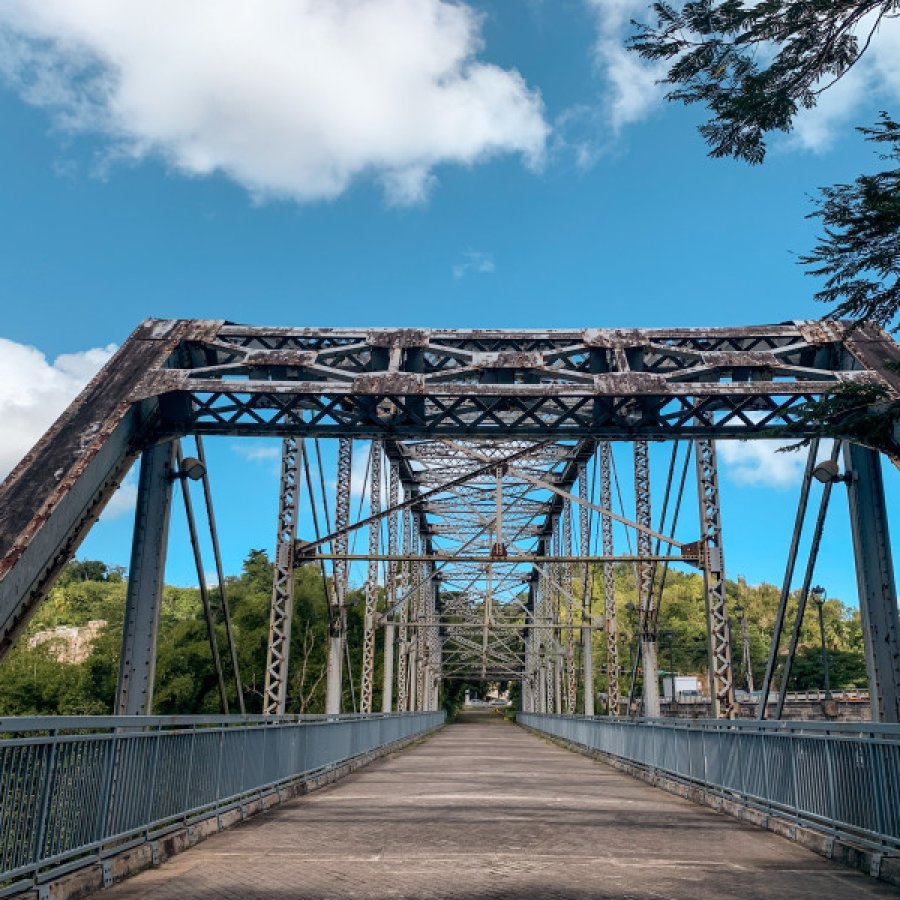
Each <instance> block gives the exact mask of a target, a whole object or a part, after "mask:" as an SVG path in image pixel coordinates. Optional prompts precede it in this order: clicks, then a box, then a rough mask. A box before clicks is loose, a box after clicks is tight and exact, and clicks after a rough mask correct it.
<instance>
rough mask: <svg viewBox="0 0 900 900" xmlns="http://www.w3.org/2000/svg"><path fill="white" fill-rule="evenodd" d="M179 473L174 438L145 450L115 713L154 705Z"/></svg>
mask: <svg viewBox="0 0 900 900" xmlns="http://www.w3.org/2000/svg"><path fill="white" fill-rule="evenodd" d="M174 473H175V443H174V442H173V441H169V442H167V443H164V444H157V445H156V446H154V447H150V448H148V449H147V450H145V451H144V453H143V455H142V456H141V470H140V476H139V478H138V496H137V508H136V510H135V515H134V537H133V539H132V545H131V565H130V566H129V569H128V589H127V593H126V596H125V623H124V626H123V630H122V651H121V655H120V657H119V682H118V686H117V688H116V703H115V713H116V715H120V716H135V715H142V714H143V715H149V714H150V712H151V711H152V709H153V679H154V675H155V673H156V646H157V637H158V634H159V611H160V605H161V603H162V589H163V580H164V578H165V569H166V549H167V546H168V542H169V518H170V513H171V508H172V481H173V477H174Z"/></svg>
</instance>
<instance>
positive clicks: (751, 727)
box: [518, 713, 900, 855]
mask: <svg viewBox="0 0 900 900" xmlns="http://www.w3.org/2000/svg"><path fill="white" fill-rule="evenodd" d="M518 721H519V723H520V724H522V725H524V726H526V727H527V728H533V729H535V730H536V731H541V732H544V733H546V734H550V735H553V736H554V737H558V738H562V739H563V740H565V741H569V742H571V743H573V744H577V745H580V746H582V747H586V748H588V749H591V750H597V751H600V752H601V753H604V754H608V755H610V756H614V757H618V758H619V759H622V760H625V761H627V762H630V763H634V764H637V765H639V766H641V767H643V768H645V769H649V770H654V771H656V772H661V773H665V774H666V775H668V776H671V777H672V778H674V779H677V780H679V781H682V782H685V783H689V784H694V785H699V786H701V787H703V788H705V789H706V790H708V791H710V792H712V793H715V794H718V795H720V796H723V797H726V798H728V799H731V800H736V801H738V802H740V803H743V804H745V805H747V806H752V807H754V808H756V809H760V810H763V811H765V812H769V813H776V814H778V815H781V816H784V817H787V818H790V819H792V820H793V821H795V822H798V823H799V824H803V825H805V826H807V827H809V828H813V829H816V830H818V831H822V832H824V833H826V834H829V835H833V836H835V837H841V838H848V839H850V840H851V841H854V842H856V843H859V844H861V845H863V846H865V847H867V848H869V849H875V850H877V851H880V852H882V853H885V854H890V855H900V725H873V724H871V723H865V722H861V723H849V722H841V723H831V722H786V721H782V722H767V721H765V722H759V721H731V722H728V721H721V720H694V721H684V720H678V719H630V720H629V719H600V718H594V719H586V718H584V717H581V716H548V715H538V714H536V713H519V715H518Z"/></svg>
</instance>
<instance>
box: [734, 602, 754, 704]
mask: <svg viewBox="0 0 900 900" xmlns="http://www.w3.org/2000/svg"><path fill="white" fill-rule="evenodd" d="M734 611H735V613H737V615H739V616H740V617H741V641H742V643H743V650H742V657H741V658H742V661H743V668H744V679H745V680H746V682H747V693H748V694H752V693H753V664H752V662H751V660H750V631H749V629H748V628H747V610H746V609H745V608H744V607H743V606H742V605H741V604H740V603H739V604H738V605H737V606H735V608H734Z"/></svg>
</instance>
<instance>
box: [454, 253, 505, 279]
mask: <svg viewBox="0 0 900 900" xmlns="http://www.w3.org/2000/svg"><path fill="white" fill-rule="evenodd" d="M496 270H497V266H496V265H495V264H494V255H493V253H485V252H484V251H483V250H466V252H465V253H463V256H462V260H461V261H460V262H458V263H456V264H455V265H454V266H453V277H454V278H465V276H466V275H472V274H475V275H492V274H493V273H494V272H495V271H496Z"/></svg>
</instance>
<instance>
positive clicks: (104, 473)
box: [0, 320, 221, 657]
mask: <svg viewBox="0 0 900 900" xmlns="http://www.w3.org/2000/svg"><path fill="white" fill-rule="evenodd" d="M220 326H221V323H219V322H194V321H190V320H170V321H161V320H148V321H146V322H144V323H142V324H141V325H140V326H139V327H138V328H137V329H136V330H135V331H134V333H133V334H132V335H131V336H130V337H129V338H128V340H127V341H126V342H125V344H124V345H123V346H122V347H121V349H120V350H119V351H118V352H117V353H116V354H115V356H113V358H112V359H111V360H110V361H109V362H108V363H107V364H106V366H104V368H103V369H102V370H101V371H100V372H99V373H98V375H97V376H96V377H95V378H94V379H93V380H92V381H91V382H90V383H89V384H88V385H87V387H86V388H85V389H84V390H83V391H82V392H81V393H80V394H79V396H78V397H77V398H76V399H75V401H74V402H73V403H72V404H71V406H69V408H68V409H67V410H66V411H65V412H64V413H63V414H62V415H61V416H60V417H59V419H57V421H56V422H55V423H54V424H53V425H52V426H51V427H50V429H49V430H48V431H47V433H46V434H45V435H44V436H43V437H42V438H41V439H40V440H39V441H38V442H37V444H36V445H35V446H34V447H33V448H32V450H31V451H29V453H28V454H27V455H26V456H25V458H24V459H23V460H22V461H21V462H20V463H19V465H18V466H16V468H15V469H13V471H12V472H11V473H10V475H9V476H8V477H7V478H6V480H5V481H4V482H3V484H2V485H0V657H2V655H3V654H4V653H5V652H6V651H7V650H8V649H9V647H10V645H11V643H12V641H13V639H14V638H15V636H16V634H17V633H18V632H19V631H20V630H21V629H22V628H23V627H24V625H25V624H26V623H27V621H28V620H29V619H30V617H31V615H32V614H33V613H34V611H35V610H36V609H37V607H38V605H39V604H40V602H41V601H42V600H43V599H44V597H45V596H46V594H47V591H48V590H49V589H50V587H51V586H52V584H53V581H54V580H55V579H56V577H57V575H58V574H59V572H60V571H61V570H62V567H63V566H64V565H65V564H66V562H67V561H68V560H69V559H70V558H71V557H72V555H73V553H74V552H75V550H76V549H77V547H78V545H79V544H80V543H81V541H82V540H83V539H84V536H85V535H86V534H87V532H88V530H89V529H90V527H91V525H93V523H94V522H95V521H96V520H97V518H98V517H99V515H100V513H101V512H102V511H103V508H104V506H105V505H106V503H107V502H108V501H109V499H110V497H111V496H112V495H113V493H114V492H115V490H116V488H117V487H118V486H119V484H120V483H121V481H122V479H123V478H124V477H125V475H126V474H127V472H128V469H129V468H130V466H131V464H132V462H133V461H134V460H135V458H136V457H137V455H138V454H139V453H140V452H141V450H142V449H143V448H144V447H145V446H146V445H147V444H148V443H149V442H150V441H151V440H152V439H153V432H154V429H155V428H156V426H157V424H158V403H157V401H156V400H152V399H151V400H146V401H140V402H135V401H133V400H132V399H131V394H132V392H133V391H134V390H135V388H136V386H137V385H138V384H139V382H140V381H141V379H142V378H144V377H145V376H146V375H147V373H148V372H154V371H159V370H160V369H161V368H162V367H164V366H165V365H166V364H167V363H168V362H169V361H170V359H171V357H172V355H173V353H174V352H175V351H176V350H177V349H178V348H179V347H180V346H181V345H182V343H183V342H184V341H186V340H189V339H193V340H204V339H207V338H209V337H212V336H213V335H214V334H215V331H216V330H217V329H218V328H219V327H220Z"/></svg>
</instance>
